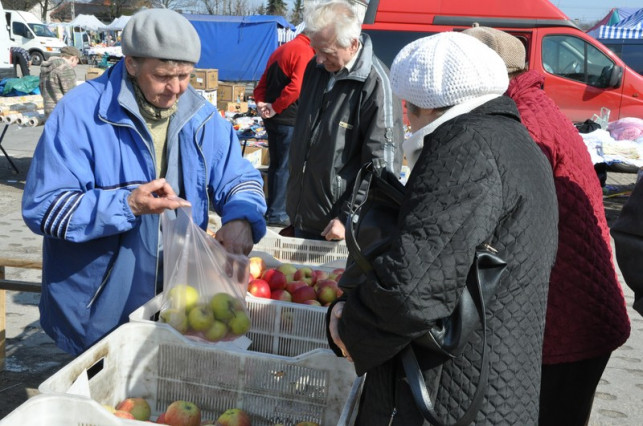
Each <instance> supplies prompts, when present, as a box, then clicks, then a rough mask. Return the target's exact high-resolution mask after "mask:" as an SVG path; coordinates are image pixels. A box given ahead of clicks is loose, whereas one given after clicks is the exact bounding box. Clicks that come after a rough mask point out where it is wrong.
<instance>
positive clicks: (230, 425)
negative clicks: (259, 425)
mask: <svg viewBox="0 0 643 426" xmlns="http://www.w3.org/2000/svg"><path fill="white" fill-rule="evenodd" d="M216 424H217V425H220V426H250V424H251V420H250V416H249V415H248V413H246V412H245V411H243V410H242V409H240V408H230V409H229V410H226V411H224V412H223V414H221V415H220V416H219V418H218V419H217V423H216Z"/></svg>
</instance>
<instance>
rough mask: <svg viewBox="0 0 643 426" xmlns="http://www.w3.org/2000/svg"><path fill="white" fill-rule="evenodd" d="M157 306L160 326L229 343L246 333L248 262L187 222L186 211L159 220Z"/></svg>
mask: <svg viewBox="0 0 643 426" xmlns="http://www.w3.org/2000/svg"><path fill="white" fill-rule="evenodd" d="M161 230H162V234H163V304H162V306H161V313H160V321H162V322H166V323H168V324H170V325H171V326H172V327H174V328H175V329H177V330H178V331H179V332H181V333H182V334H184V335H186V336H188V337H190V338H193V339H195V340H200V341H204V340H205V341H211V342H217V341H220V340H233V339H235V338H237V337H239V336H242V335H244V334H245V333H246V332H247V331H248V330H249V328H250V317H249V315H248V309H247V307H246V302H245V295H246V291H247V288H248V258H247V257H246V256H242V255H235V254H231V253H228V252H227V251H226V250H225V248H224V247H223V246H222V245H221V244H220V243H219V242H218V241H216V240H215V239H214V238H213V237H212V236H210V235H208V234H207V232H206V231H204V230H203V229H201V228H200V227H199V226H198V225H197V224H195V223H194V222H193V221H192V211H191V208H190V207H181V208H179V209H177V210H175V211H174V210H168V211H166V212H164V213H163V214H162V216H161Z"/></svg>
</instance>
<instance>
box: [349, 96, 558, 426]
mask: <svg viewBox="0 0 643 426" xmlns="http://www.w3.org/2000/svg"><path fill="white" fill-rule="evenodd" d="M557 222H558V216H557V204H556V194H555V190H554V184H553V180H552V171H551V168H550V166H549V163H548V161H547V160H546V158H545V156H544V155H543V153H542V152H541V151H540V149H539V148H538V147H537V146H536V144H535V143H534V142H533V140H532V139H531V138H530V137H529V135H528V133H527V131H526V130H525V128H524V127H523V126H522V125H521V124H520V118H519V115H518V111H517V109H516V106H515V104H514V103H513V101H512V100H511V99H509V98H507V97H504V96H503V97H500V98H497V99H494V100H492V101H490V102H487V103H485V104H483V105H482V106H480V107H478V108H476V109H474V110H473V111H472V112H470V113H467V114H464V115H461V116H458V117H456V118H454V119H452V120H449V121H447V122H446V123H444V124H442V125H441V126H439V127H438V128H437V129H436V130H435V131H434V132H433V133H431V134H429V135H427V136H426V138H425V140H424V149H423V150H422V153H421V155H420V157H419V159H418V162H417V163H416V165H415V167H414V169H413V171H412V173H411V175H410V178H409V181H408V184H407V194H406V197H405V200H404V202H403V205H402V208H401V211H400V214H399V218H398V232H397V233H396V234H395V235H393V236H392V238H393V244H392V248H391V250H390V251H389V252H387V253H386V254H384V255H382V256H380V257H378V258H377V259H376V261H375V269H376V273H377V276H378V278H379V282H376V281H375V280H370V281H369V282H367V283H366V284H364V285H362V286H359V287H358V288H357V289H355V290H354V291H353V292H351V294H350V295H348V297H347V299H346V305H345V306H344V311H343V317H342V319H341V321H340V324H339V331H340V336H341V337H342V340H343V341H344V342H345V344H346V346H347V348H348V351H349V352H350V354H351V355H352V357H353V360H354V362H355V369H356V371H357V373H358V374H359V375H362V374H364V373H367V375H366V385H365V388H364V392H363V394H362V400H361V402H360V407H359V418H358V422H357V424H359V425H369V426H374V425H387V424H389V421H390V419H391V414H392V413H393V411H394V408H395V410H396V414H395V416H394V417H393V422H392V424H395V425H404V426H411V425H421V424H423V422H424V420H423V418H422V416H421V414H420V413H419V411H418V410H417V409H416V407H415V405H414V402H413V400H412V397H411V395H410V390H409V388H408V385H407V384H406V382H404V381H402V380H400V378H401V367H400V366H399V365H398V363H397V360H396V357H395V355H396V354H397V353H398V352H399V351H400V350H401V349H402V348H404V347H405V346H406V345H408V344H409V343H410V342H411V341H412V340H413V339H414V337H417V336H419V335H421V334H422V333H423V330H425V329H426V328H427V326H429V325H430V324H432V323H433V322H435V321H436V320H437V319H439V318H441V317H445V316H447V315H449V313H450V312H451V311H452V310H453V309H454V307H455V306H456V303H457V301H458V297H459V295H460V293H461V292H462V290H463V288H464V285H465V278H466V275H467V272H468V270H469V267H470V265H471V262H472V259H473V255H474V251H475V248H476V246H477V245H479V244H480V243H482V242H484V241H486V240H488V239H489V237H491V245H492V246H494V247H495V248H496V249H498V251H499V253H500V255H501V256H502V257H504V259H505V260H506V261H507V263H508V267H507V270H506V271H505V273H504V274H503V277H502V280H501V283H500V285H499V290H498V292H497V294H496V296H495V297H494V298H493V299H492V300H491V303H490V304H489V305H488V306H487V317H488V331H489V336H488V337H489V340H488V344H489V345H490V353H491V355H490V359H491V370H490V376H489V385H488V389H487V392H486V396H485V399H484V402H483V404H482V408H481V411H480V412H479V413H478V416H477V418H476V424H492V425H500V424H510V425H533V424H536V423H537V421H538V398H539V388H540V368H541V354H542V343H543V329H544V322H545V308H546V301H547V283H548V282H549V275H550V271H551V267H552V265H553V261H554V257H555V254H556V246H557ZM480 345H481V336H480V334H479V333H474V336H473V337H472V339H471V342H470V343H469V345H468V348H467V349H465V353H464V355H463V357H461V358H458V359H455V360H453V361H447V362H446V363H444V364H441V365H436V363H433V362H431V359H430V357H429V356H427V354H426V353H423V352H421V351H419V350H418V351H416V353H417V355H418V359H419V362H420V364H421V365H422V366H423V369H424V370H425V373H424V374H425V379H426V382H427V387H428V388H429V390H430V392H431V393H432V395H433V396H434V397H435V398H436V401H437V402H436V405H437V412H438V414H439V415H440V416H441V418H442V419H443V421H444V422H446V423H453V422H454V421H455V420H456V419H457V418H459V417H460V416H461V415H462V414H463V413H464V411H465V410H466V408H467V407H468V405H469V401H470V398H471V395H473V392H474V390H475V389H474V386H473V385H474V383H475V382H476V380H477V377H478V374H479V368H480V367H479V362H480V356H481V347H480Z"/></svg>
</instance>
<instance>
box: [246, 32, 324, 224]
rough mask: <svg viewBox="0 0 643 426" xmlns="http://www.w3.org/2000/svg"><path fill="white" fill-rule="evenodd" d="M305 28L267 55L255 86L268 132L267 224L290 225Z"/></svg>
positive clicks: (307, 50) (306, 52) (306, 55)
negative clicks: (291, 156)
mask: <svg viewBox="0 0 643 426" xmlns="http://www.w3.org/2000/svg"><path fill="white" fill-rule="evenodd" d="M314 54H315V53H314V51H313V49H312V48H311V47H310V38H308V36H307V35H306V30H305V29H304V31H303V32H302V33H301V34H299V35H298V36H297V37H295V38H294V39H293V40H291V41H289V42H288V43H285V44H283V45H281V46H279V47H278V48H277V49H276V50H275V51H274V52H273V53H272V55H270V58H269V59H268V64H267V65H266V69H265V71H264V72H263V75H262V76H261V79H260V80H259V84H257V87H256V88H255V90H254V97H255V101H256V102H257V109H258V111H259V114H261V118H263V122H264V126H265V127H266V132H267V133H268V152H269V154H270V166H269V167H268V200H267V205H268V211H267V212H266V222H267V224H268V225H270V226H281V227H286V226H288V225H290V221H289V219H288V215H287V214H286V184H287V183H288V175H289V173H288V151H289V150H290V141H291V139H292V133H293V128H294V125H295V117H296V116H297V104H298V102H297V100H298V99H299V92H300V91H301V83H302V80H303V78H304V71H305V70H306V65H307V64H308V62H309V61H310V60H311V59H312V57H313V56H314Z"/></svg>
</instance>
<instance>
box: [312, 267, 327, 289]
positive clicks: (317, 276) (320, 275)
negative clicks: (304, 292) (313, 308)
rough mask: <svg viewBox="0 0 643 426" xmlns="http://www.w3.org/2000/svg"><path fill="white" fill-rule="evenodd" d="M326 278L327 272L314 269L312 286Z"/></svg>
mask: <svg viewBox="0 0 643 426" xmlns="http://www.w3.org/2000/svg"><path fill="white" fill-rule="evenodd" d="M327 278H328V272H326V271H322V270H320V269H315V270H314V271H313V277H312V279H313V280H312V284H313V285H315V284H317V283H318V282H320V281H321V280H325V279H327Z"/></svg>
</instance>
